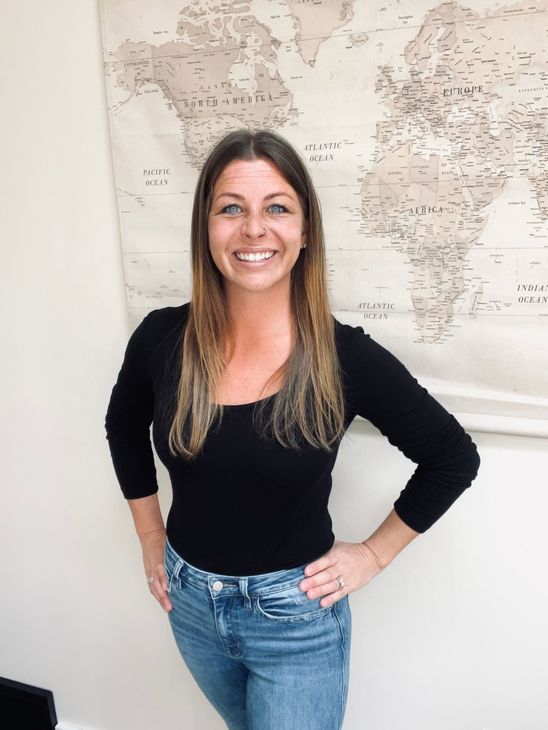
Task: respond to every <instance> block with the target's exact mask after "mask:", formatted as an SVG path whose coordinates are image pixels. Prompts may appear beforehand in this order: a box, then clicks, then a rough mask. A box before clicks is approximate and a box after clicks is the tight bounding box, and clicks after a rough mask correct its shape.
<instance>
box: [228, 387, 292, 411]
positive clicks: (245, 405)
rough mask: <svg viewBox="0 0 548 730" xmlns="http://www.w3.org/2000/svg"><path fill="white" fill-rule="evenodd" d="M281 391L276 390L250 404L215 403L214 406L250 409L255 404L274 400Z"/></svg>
mask: <svg viewBox="0 0 548 730" xmlns="http://www.w3.org/2000/svg"><path fill="white" fill-rule="evenodd" d="M280 392H281V391H279V390H277V391H276V392H275V393H272V395H267V396H266V398H260V399H259V400H254V401H252V402H251V403H228V404H227V403H216V404H215V405H216V406H222V407H223V408H251V407H252V406H256V405H257V403H264V402H265V401H267V400H270V399H271V398H274V396H276V395H278V393H280Z"/></svg>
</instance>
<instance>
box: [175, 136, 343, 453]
mask: <svg viewBox="0 0 548 730" xmlns="http://www.w3.org/2000/svg"><path fill="white" fill-rule="evenodd" d="M255 159H264V160H268V161H270V162H272V163H273V164H274V165H275V166H276V167H277V169H278V171H279V172H280V174H281V175H282V176H283V177H284V178H285V180H286V181H287V182H288V183H289V185H291V187H292V188H293V189H294V190H295V192H296V193H297V195H298V197H299V200H300V203H301V206H302V210H303V216H304V221H305V226H306V243H307V245H306V248H305V249H302V250H301V253H300V255H299V258H298V259H297V262H296V263H295V265H294V267H293V269H292V271H291V294H290V297H291V301H290V306H291V312H292V315H293V321H294V347H293V350H292V352H291V354H290V355H289V357H288V359H287V360H286V361H285V363H284V364H283V365H282V366H281V367H280V368H278V370H277V371H276V372H275V373H274V374H273V375H272V376H271V377H270V378H269V379H268V381H267V383H265V385H264V388H263V391H264V390H266V388H267V387H268V385H269V384H271V383H275V382H279V380H278V379H280V380H281V382H282V383H283V385H282V388H281V390H279V391H278V392H277V393H275V394H274V395H273V396H272V409H271V410H270V409H268V411H267V410H266V405H267V402H270V400H271V399H270V398H268V399H263V400H261V401H257V403H256V404H255V409H254V424H255V427H256V429H257V431H258V432H259V433H260V434H261V436H262V437H265V438H269V437H274V438H276V439H277V440H278V442H279V443H280V444H282V445H283V446H285V447H289V448H297V449H298V448H300V446H301V445H303V440H304V441H306V442H308V443H309V444H310V445H312V446H314V447H316V448H322V449H325V450H327V451H331V449H332V446H333V444H334V443H336V442H338V441H339V440H340V438H341V437H342V435H343V433H344V394H343V389H342V382H341V373H340V369H339V361H338V357H337V351H336V343H335V332H334V326H335V320H334V319H333V317H332V315H331V312H330V309H329V301H328V295H327V279H326V263H325V244H324V236H323V225H322V217H321V210H320V205H319V201H318V198H317V195H316V192H315V190H314V187H313V184H312V180H311V178H310V175H309V174H308V172H307V170H306V167H305V164H304V163H303V161H302V160H301V158H300V157H299V155H298V153H297V152H296V151H295V150H294V149H293V147H292V146H291V145H290V144H289V143H288V142H287V141H286V140H285V139H283V138H282V137H280V136H279V135H278V134H275V133H274V132H271V131H267V130H257V131H250V130H247V129H241V130H237V131H234V132H231V133H230V134H228V135H226V136H225V137H223V138H222V139H221V140H220V141H219V142H218V143H217V144H216V145H215V146H214V148H213V149H212V150H211V152H210V153H209V155H208V158H207V160H206V162H205V164H204V166H203V168H202V171H201V173H200V176H199V178H198V182H197V185H196V191H195V195H194V205H193V210H192V228H191V253H192V299H191V302H190V305H189V312H188V318H187V321H186V325H185V331H184V338H183V342H182V350H181V362H180V376H179V383H178V388H177V398H176V404H175V409H174V415H173V419H172V422H171V427H170V431H169V448H170V451H171V453H172V454H173V455H174V456H176V455H181V456H182V457H183V458H186V459H193V458H195V457H196V456H197V455H198V454H199V452H200V450H201V449H202V446H203V444H204V441H205V439H206V437H207V434H208V432H209V429H210V428H212V426H213V425H214V424H215V423H219V422H220V420H221V419H222V416H223V406H222V405H220V404H217V403H215V402H214V400H215V394H216V393H217V391H218V386H219V384H220V382H221V378H222V375H223V373H224V370H225V367H226V365H227V362H226V356H225V354H224V353H225V345H226V343H227V341H228V342H229V341H230V339H231V329H230V323H229V321H228V318H227V314H226V306H225V299H224V292H223V280H222V275H221V273H220V272H219V270H218V269H217V267H216V266H215V264H214V262H213V259H212V257H211V253H210V250H209V239H208V217H209V213H210V209H211V198H212V194H213V188H214V185H215V182H216V181H217V179H218V177H219V175H220V174H221V173H222V171H223V170H224V168H225V167H226V166H227V165H228V164H229V163H230V162H232V161H234V160H255Z"/></svg>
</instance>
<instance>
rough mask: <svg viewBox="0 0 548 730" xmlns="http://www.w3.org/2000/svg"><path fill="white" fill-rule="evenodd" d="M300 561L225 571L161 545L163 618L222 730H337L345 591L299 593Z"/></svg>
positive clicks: (343, 693)
mask: <svg viewBox="0 0 548 730" xmlns="http://www.w3.org/2000/svg"><path fill="white" fill-rule="evenodd" d="M305 567H306V564H305V565H302V566H299V567H297V568H291V569H289V570H279V571H276V572H274V573H261V574H259V575H251V576H247V577H246V576H232V575H221V574H217V573H208V572H205V571H203V570H199V569H198V568H195V567H194V566H192V565H189V564H188V563H187V562H186V561H185V560H184V559H183V558H182V557H181V556H180V555H178V554H177V553H176V552H175V551H174V550H173V548H172V547H171V545H170V544H169V542H166V549H165V569H166V573H167V577H168V581H169V587H168V590H169V595H170V599H171V602H172V604H173V609H172V610H171V611H170V612H169V614H168V615H169V621H170V624H171V628H172V630H173V634H174V636H175V641H176V642H177V646H178V648H179V651H180V653H181V656H182V657H183V660H184V662H185V664H186V665H187V667H188V669H189V670H190V672H191V674H192V675H193V677H194V679H195V680H196V682H197V683H198V685H199V687H200V689H201V690H202V692H203V693H204V695H205V696H206V697H207V699H208V700H209V702H210V703H211V704H212V705H213V707H214V708H215V709H216V710H217V712H218V713H219V714H220V715H221V717H222V718H223V720H224V721H225V722H226V724H227V727H228V728H229V730H340V728H341V727H342V721H343V716H344V711H345V707H346V699H347V694H348V671H349V659H350V636H351V615H350V606H349V604H348V596H345V597H344V598H343V599H342V600H340V601H337V602H335V603H334V604H332V605H331V606H328V607H327V608H322V607H321V606H320V599H319V598H316V599H312V600H311V599H309V598H308V597H307V596H306V593H304V592H303V591H301V590H300V588H299V583H300V581H301V580H302V579H303V578H304V568H305Z"/></svg>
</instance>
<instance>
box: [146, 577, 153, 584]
mask: <svg viewBox="0 0 548 730" xmlns="http://www.w3.org/2000/svg"><path fill="white" fill-rule="evenodd" d="M154 580H155V578H154V576H152V577H151V578H147V583H154Z"/></svg>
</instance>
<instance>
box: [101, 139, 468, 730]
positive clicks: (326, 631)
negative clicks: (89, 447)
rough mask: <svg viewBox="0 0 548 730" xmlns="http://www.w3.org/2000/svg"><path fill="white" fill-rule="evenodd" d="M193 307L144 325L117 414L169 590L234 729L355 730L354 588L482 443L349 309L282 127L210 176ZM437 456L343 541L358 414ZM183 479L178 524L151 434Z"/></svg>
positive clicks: (181, 640)
mask: <svg viewBox="0 0 548 730" xmlns="http://www.w3.org/2000/svg"><path fill="white" fill-rule="evenodd" d="M191 237H192V241H191V250H192V277H193V289H192V300H191V301H190V302H187V303H185V304H183V305H182V306H180V307H164V308H162V309H157V310H154V311H152V312H151V313H150V314H149V315H147V317H145V319H144V320H143V322H141V324H140V325H139V326H138V327H137V329H136V330H135V331H134V333H133V334H132V336H131V338H130V341H129V343H128V345H127V349H126V353H125V357H124V362H123V364H122V368H121V370H120V373H119V375H118V380H117V382H116V385H115V386H114V388H113V391H112V395H111V400H110V403H109V407H108V411H107V416H106V424H105V425H106V429H107V438H108V440H109V446H110V450H111V455H112V460H113V464H114V467H115V470H116V474H117V476H118V480H119V482H120V486H121V488H122V491H123V493H124V496H125V497H126V498H127V499H128V503H129V506H130V508H131V511H132V514H133V518H134V521H135V527H136V530H137V534H138V536H139V539H140V542H141V546H142V552H143V563H144V568H145V573H146V577H147V583H148V586H149V590H150V592H151V594H152V595H153V596H154V597H155V598H156V600H157V601H158V602H159V603H160V605H161V606H162V607H163V608H164V609H165V610H166V611H167V612H168V613H169V620H170V623H171V627H172V629H173V634H174V637H175V640H176V642H177V646H178V648H179V650H180V653H181V656H182V657H183V659H184V661H185V663H186V665H187V667H188V668H189V670H190V672H191V673H192V675H193V676H194V678H195V679H196V682H197V683H198V685H199V686H200V688H201V689H202V691H203V692H204V694H205V696H206V697H207V698H208V699H209V701H210V702H211V703H212V705H213V706H214V707H215V708H216V709H217V710H218V712H219V713H220V715H221V716H222V717H223V718H224V720H225V722H226V724H227V727H228V728H230V729H231V730H279V729H280V728H283V729H284V730H318V728H322V730H340V728H341V727H342V722H343V717H344V713H345V707H346V699H347V692H348V679H349V676H348V674H349V666H350V662H349V660H350V641H351V614H350V605H349V601H348V596H349V594H350V593H352V592H353V591H357V590H359V589H360V588H363V587H364V586H366V585H367V584H368V583H369V582H370V581H371V580H372V579H373V578H374V577H375V576H376V575H377V574H378V573H379V572H380V571H381V570H383V569H384V568H385V567H386V566H387V565H388V564H389V563H390V562H391V561H392V560H393V559H394V558H395V557H396V555H397V554H398V553H399V552H400V551H401V550H402V549H403V548H404V547H405V546H406V545H407V544H408V543H409V542H410V541H411V540H413V539H414V538H415V537H416V536H417V535H418V534H419V533H420V532H424V531H425V530H427V529H428V528H429V527H430V526H431V525H432V524H433V523H434V522H435V521H436V520H437V519H439V517H441V515H442V514H443V513H444V512H445V511H446V510H447V509H448V508H449V507H450V506H451V504H452V503H453V502H454V501H455V499H457V497H458V496H459V495H460V494H461V493H462V492H463V491H464V490H465V489H466V488H467V487H468V486H469V485H470V483H471V481H472V479H473V478H474V477H475V475H476V473H477V470H478V466H479V458H478V455H477V451H476V448H475V445H474V444H473V442H472V440H471V439H470V437H469V436H468V434H466V433H465V432H464V430H463V429H462V427H461V426H460V424H459V423H458V422H457V421H456V420H455V418H454V417H453V416H452V415H451V414H450V413H448V412H447V411H446V410H445V409H444V408H443V407H442V406H441V405H440V404H439V403H438V402H437V401H435V400H434V399H433V398H432V397H431V396H430V394H429V393H428V391H427V390H426V389H425V388H423V387H422V386H421V385H419V383H418V382H417V381H416V379H415V378H413V376H412V375H411V374H410V373H409V371H408V370H407V369H406V368H405V366H404V365H403V364H402V363H401V362H400V361H399V360H397V359H396V358H395V357H394V356H393V355H391V353H389V352H388V351H387V350H385V349H384V348H383V347H382V346H381V345H379V344H377V343H376V342H374V341H373V340H372V339H371V338H370V337H369V335H367V334H366V333H365V332H364V331H363V329H362V328H361V327H350V326H348V325H343V324H341V323H340V322H338V321H337V320H336V319H335V318H334V317H333V316H332V315H331V312H330V310H329V302H328V296H327V283H326V263H325V262H326V256H325V246H324V239H323V227H322V220H321V214H320V206H319V202H318V199H317V196H316V193H315V191H314V187H313V185H312V181H311V179H310V176H309V174H308V172H307V170H306V167H305V165H304V163H303V161H302V160H301V158H300V156H299V155H298V154H297V152H296V151H295V150H294V149H293V147H292V146H291V145H290V144H289V143H288V142H287V141H286V140H284V139H283V138H282V137H280V136H278V135H276V134H274V133H272V132H269V131H265V130H259V131H255V132H252V131H248V130H239V131H237V132H233V133H231V134H229V135H227V136H226V137H224V138H223V139H221V140H220V141H219V142H218V143H217V144H216V145H215V147H214V148H213V149H212V150H211V152H210V153H209V156H208V158H207V160H206V162H205V165H204V167H203V169H202V171H201V173H200V176H199V179H198V182H197V186H196V193H195V197H194V206H193V211H192V231H191ZM357 415H360V416H362V417H364V418H367V419H369V420H370V421H371V422H372V423H373V424H374V425H375V426H377V428H378V429H379V430H380V431H381V433H383V434H384V435H385V436H386V437H387V438H388V439H389V440H390V443H391V444H393V445H394V446H396V447H397V448H398V449H399V450H400V451H401V452H402V453H403V454H405V455H406V456H407V457H408V458H410V459H411V460H413V461H414V462H415V463H416V464H417V469H416V470H415V472H414V474H413V476H412V477H411V479H410V480H409V481H408V483H407V485H405V487H404V489H403V490H402V491H401V493H400V494H399V496H398V498H397V499H396V501H395V502H394V509H392V510H391V512H390V513H389V515H388V516H387V518H386V519H385V520H384V521H383V523H382V524H381V525H380V526H379V527H378V528H377V530H375V532H373V534H371V535H370V536H369V537H368V538H367V539H365V540H364V541H363V542H358V543H355V542H344V541H341V540H336V539H335V535H334V534H333V531H332V529H331V527H332V525H331V518H330V515H329V511H328V502H329V496H330V492H331V487H332V477H331V473H332V470H333V467H334V464H335V460H336V457H337V452H338V448H339V445H340V442H341V439H342V437H343V435H344V433H345V431H346V429H347V428H348V426H349V425H350V424H351V422H352V420H353V419H354V418H355V417H356V416H357ZM151 422H152V423H153V436H154V445H155V447H156V451H157V454H158V456H159V458H160V459H161V460H162V462H163V463H164V465H165V466H166V468H167V470H168V472H169V474H170V477H171V482H172V485H173V503H172V505H171V508H170V511H169V516H168V519H167V525H166V526H165V527H164V522H163V518H162V514H161V511H160V507H159V502H158V497H157V494H156V492H157V490H158V485H157V482H156V474H155V467H154V459H153V454H152V448H151V444H150V436H149V426H150V424H151Z"/></svg>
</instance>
